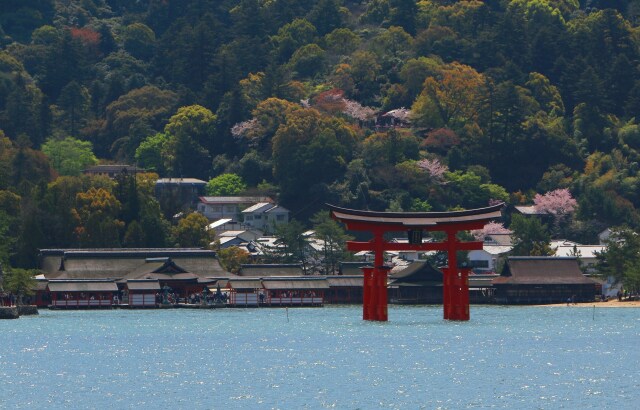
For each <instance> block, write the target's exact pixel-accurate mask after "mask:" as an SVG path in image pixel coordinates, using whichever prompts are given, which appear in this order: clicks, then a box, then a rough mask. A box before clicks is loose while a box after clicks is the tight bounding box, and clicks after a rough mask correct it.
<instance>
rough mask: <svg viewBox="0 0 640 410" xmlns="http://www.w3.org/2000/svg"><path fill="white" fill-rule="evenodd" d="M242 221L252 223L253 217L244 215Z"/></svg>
mask: <svg viewBox="0 0 640 410" xmlns="http://www.w3.org/2000/svg"><path fill="white" fill-rule="evenodd" d="M244 220H245V221H253V215H245V216H244Z"/></svg>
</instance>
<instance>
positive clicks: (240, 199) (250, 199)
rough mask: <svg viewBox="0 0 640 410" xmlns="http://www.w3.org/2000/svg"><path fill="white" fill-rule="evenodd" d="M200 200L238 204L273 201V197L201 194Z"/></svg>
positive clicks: (219, 203)
mask: <svg viewBox="0 0 640 410" xmlns="http://www.w3.org/2000/svg"><path fill="white" fill-rule="evenodd" d="M200 202H202V203H203V204H212V205H225V204H227V205H236V204H252V203H256V202H268V203H273V199H271V198H269V197H268V196H201V197H200Z"/></svg>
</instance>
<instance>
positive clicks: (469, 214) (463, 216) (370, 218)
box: [327, 203, 504, 228]
mask: <svg viewBox="0 0 640 410" xmlns="http://www.w3.org/2000/svg"><path fill="white" fill-rule="evenodd" d="M503 206H504V203H499V204H497V205H493V206H488V207H486V208H477V209H467V210H464V211H451V212H376V211H361V210H357V209H348V208H341V207H338V206H335V205H331V204H327V207H329V210H330V211H331V213H332V214H333V216H334V217H335V218H336V219H338V220H340V221H342V222H345V223H349V222H357V223H362V224H390V225H402V226H406V227H408V228H409V227H430V226H431V227H432V226H435V225H446V224H455V223H467V222H482V221H489V220H491V219H497V218H500V217H501V216H502V214H501V212H500V210H501V209H502V207H503Z"/></svg>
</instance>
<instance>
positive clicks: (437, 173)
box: [417, 158, 449, 184]
mask: <svg viewBox="0 0 640 410" xmlns="http://www.w3.org/2000/svg"><path fill="white" fill-rule="evenodd" d="M417 165H418V168H420V169H422V170H423V171H426V172H427V173H428V174H429V176H431V178H432V179H433V180H434V181H435V182H436V183H439V184H441V183H443V182H444V174H445V172H447V171H449V168H447V166H446V165H443V164H442V163H441V162H440V161H438V160H437V159H427V158H425V159H421V160H420V161H418V162H417Z"/></svg>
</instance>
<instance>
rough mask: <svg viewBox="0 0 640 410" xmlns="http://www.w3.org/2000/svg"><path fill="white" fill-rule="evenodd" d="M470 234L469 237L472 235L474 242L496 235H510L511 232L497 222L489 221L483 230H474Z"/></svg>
mask: <svg viewBox="0 0 640 410" xmlns="http://www.w3.org/2000/svg"><path fill="white" fill-rule="evenodd" d="M470 233H471V235H473V237H474V238H476V240H478V241H482V240H484V238H485V237H487V236H489V235H496V234H507V235H510V234H511V233H513V232H511V230H510V229H507V228H505V227H504V225H503V224H501V223H499V222H494V221H491V222H489V223H488V224H486V225H485V226H484V228H482V229H474V230H472V231H471V232H470Z"/></svg>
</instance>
